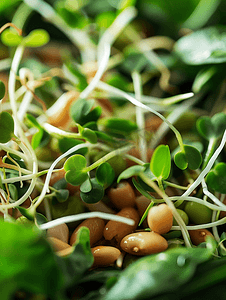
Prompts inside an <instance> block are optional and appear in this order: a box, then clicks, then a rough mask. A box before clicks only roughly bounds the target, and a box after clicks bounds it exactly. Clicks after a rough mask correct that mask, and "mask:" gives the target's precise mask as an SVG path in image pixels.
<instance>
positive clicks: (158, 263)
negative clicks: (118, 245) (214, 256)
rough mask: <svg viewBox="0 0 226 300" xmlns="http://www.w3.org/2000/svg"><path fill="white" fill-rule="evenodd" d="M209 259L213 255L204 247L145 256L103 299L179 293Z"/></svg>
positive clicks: (141, 297)
mask: <svg viewBox="0 0 226 300" xmlns="http://www.w3.org/2000/svg"><path fill="white" fill-rule="evenodd" d="M210 256H211V252H210V251H209V250H207V249H204V248H203V249H201V248H190V249H186V248H179V249H172V250H169V251H167V252H163V253H160V254H157V255H149V256H146V257H143V258H141V259H139V260H138V261H136V262H134V263H133V264H131V265H130V266H129V267H127V268H126V269H125V270H124V271H123V272H122V273H121V275H120V277H119V279H118V281H117V282H116V284H115V285H114V286H113V287H112V288H111V289H110V290H109V292H108V293H107V294H106V295H105V296H104V297H103V299H104V300H125V299H130V300H135V299H139V300H141V299H151V297H153V296H156V295H158V294H161V293H164V292H170V291H173V290H176V288H178V287H180V286H181V285H182V284H184V283H185V282H187V281H188V280H189V279H190V278H191V277H192V276H193V275H194V273H195V270H196V267H197V265H198V264H200V263H202V262H205V261H207V260H208V259H209V258H210Z"/></svg>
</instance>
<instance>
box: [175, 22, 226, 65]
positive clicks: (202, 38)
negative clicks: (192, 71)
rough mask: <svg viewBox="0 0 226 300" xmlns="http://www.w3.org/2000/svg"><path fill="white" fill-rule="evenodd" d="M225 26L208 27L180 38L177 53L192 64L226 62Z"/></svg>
mask: <svg viewBox="0 0 226 300" xmlns="http://www.w3.org/2000/svg"><path fill="white" fill-rule="evenodd" d="M225 28H226V27H225V26H215V27H208V28H204V29H201V30H198V31H196V32H194V33H192V34H189V35H186V36H184V37H182V38H180V39H179V40H178V42H176V44H175V48H174V49H175V51H176V54H178V55H179V57H180V58H181V59H182V60H183V61H184V62H185V63H187V64H191V65H201V64H216V63H223V62H226V41H225Z"/></svg>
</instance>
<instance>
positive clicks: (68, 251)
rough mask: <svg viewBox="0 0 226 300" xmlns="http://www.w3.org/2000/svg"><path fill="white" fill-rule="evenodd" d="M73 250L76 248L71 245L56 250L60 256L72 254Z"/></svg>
mask: <svg viewBox="0 0 226 300" xmlns="http://www.w3.org/2000/svg"><path fill="white" fill-rule="evenodd" d="M73 250H74V248H73V247H70V248H66V249H63V250H59V251H56V254H57V255H58V256H61V257H64V256H67V255H69V254H71V253H72V252H73Z"/></svg>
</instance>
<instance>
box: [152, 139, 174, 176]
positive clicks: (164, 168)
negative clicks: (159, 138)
mask: <svg viewBox="0 0 226 300" xmlns="http://www.w3.org/2000/svg"><path fill="white" fill-rule="evenodd" d="M150 169H151V172H152V173H153V174H154V175H155V176H156V177H157V178H158V179H160V180H162V179H167V178H168V177H169V174H170V169H171V156H170V150H169V146H168V145H159V146H158V147H157V148H156V149H155V151H154V153H153V155H152V158H151V163H150Z"/></svg>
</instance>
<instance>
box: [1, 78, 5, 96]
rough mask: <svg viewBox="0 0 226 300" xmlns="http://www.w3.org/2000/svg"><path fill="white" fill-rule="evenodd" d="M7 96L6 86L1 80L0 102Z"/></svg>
mask: <svg viewBox="0 0 226 300" xmlns="http://www.w3.org/2000/svg"><path fill="white" fill-rule="evenodd" d="M4 96H5V84H4V83H3V82H2V81H1V80H0V100H1V99H2V98H4Z"/></svg>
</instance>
